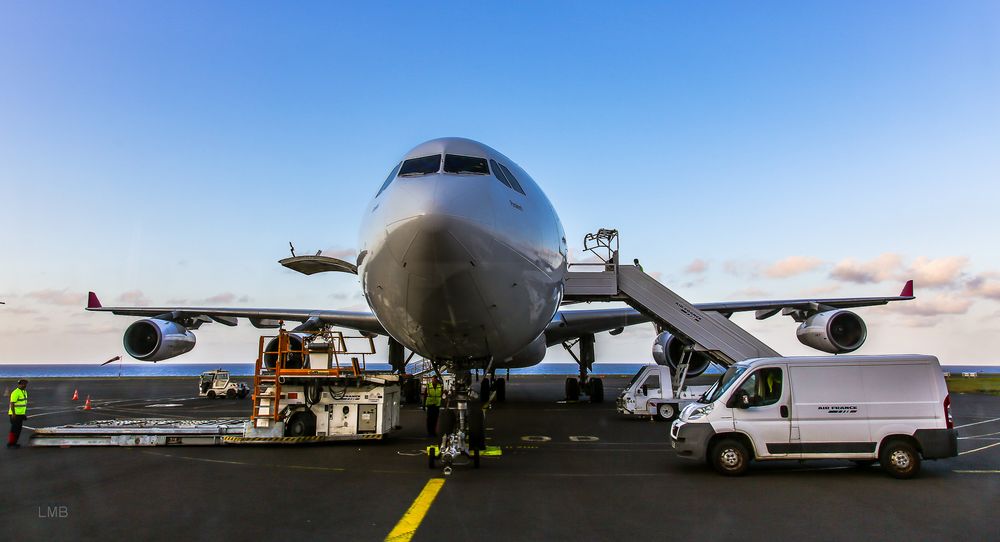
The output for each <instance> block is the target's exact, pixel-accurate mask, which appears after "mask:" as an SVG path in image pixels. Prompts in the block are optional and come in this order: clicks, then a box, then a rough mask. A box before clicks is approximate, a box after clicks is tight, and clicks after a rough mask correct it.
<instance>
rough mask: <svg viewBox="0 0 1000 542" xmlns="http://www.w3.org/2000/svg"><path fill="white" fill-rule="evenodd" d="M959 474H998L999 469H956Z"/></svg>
mask: <svg viewBox="0 0 1000 542" xmlns="http://www.w3.org/2000/svg"><path fill="white" fill-rule="evenodd" d="M952 472H957V473H959V474H1000V470H956V471H952Z"/></svg>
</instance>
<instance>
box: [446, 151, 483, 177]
mask: <svg viewBox="0 0 1000 542" xmlns="http://www.w3.org/2000/svg"><path fill="white" fill-rule="evenodd" d="M444 172H445V173H464V174H470V175H489V174H490V170H489V168H488V167H486V159H485V158H476V157H475V156H461V155H458V154H446V155H444Z"/></svg>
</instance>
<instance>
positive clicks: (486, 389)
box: [479, 371, 507, 403]
mask: <svg viewBox="0 0 1000 542" xmlns="http://www.w3.org/2000/svg"><path fill="white" fill-rule="evenodd" d="M491 392H492V393H493V394H495V395H494V396H493V400H494V401H496V402H498V403H503V402H504V401H506V400H507V381H506V380H504V378H503V377H502V376H501V377H497V376H496V371H491V372H490V373H489V376H486V375H483V378H482V380H480V381H479V400H480V401H482V402H484V403H486V402H489V400H490V393H491Z"/></svg>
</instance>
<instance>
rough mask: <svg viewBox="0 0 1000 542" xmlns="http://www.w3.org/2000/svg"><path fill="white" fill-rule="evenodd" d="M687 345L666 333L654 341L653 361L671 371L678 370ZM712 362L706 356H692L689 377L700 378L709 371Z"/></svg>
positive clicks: (700, 354) (696, 353)
mask: <svg viewBox="0 0 1000 542" xmlns="http://www.w3.org/2000/svg"><path fill="white" fill-rule="evenodd" d="M685 346H686V345H685V344H684V343H683V342H681V341H680V339H678V338H677V337H674V336H673V335H671V334H670V332H668V331H664V332H662V333H660V334H659V335H657V336H656V339H654V340H653V360H654V361H656V364H657V365H667V366H669V367H670V370H671V371H676V370H677V364H678V363H680V362H681V354H682V353H683V350H684V347H685ZM711 363H712V362H711V360H710V359H709V358H708V356H706V355H705V354H702V353H700V352H695V353H694V354H692V355H691V361H690V362H689V363H688V372H687V375H688V376H698V375H700V374H701V373H704V372H705V369H708V366H709V365H711Z"/></svg>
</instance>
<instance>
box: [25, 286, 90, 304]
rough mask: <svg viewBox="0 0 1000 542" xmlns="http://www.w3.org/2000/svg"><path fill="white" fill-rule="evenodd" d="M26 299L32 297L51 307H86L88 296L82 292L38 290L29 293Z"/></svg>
mask: <svg viewBox="0 0 1000 542" xmlns="http://www.w3.org/2000/svg"><path fill="white" fill-rule="evenodd" d="M25 297H30V298H31V299H34V300H35V301H40V302H42V303H48V304H50V305H81V306H82V305H84V304H85V303H86V302H87V296H86V294H83V293H80V292H70V291H69V290H68V289H63V290H36V291H34V292H28V293H27V294H25Z"/></svg>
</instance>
